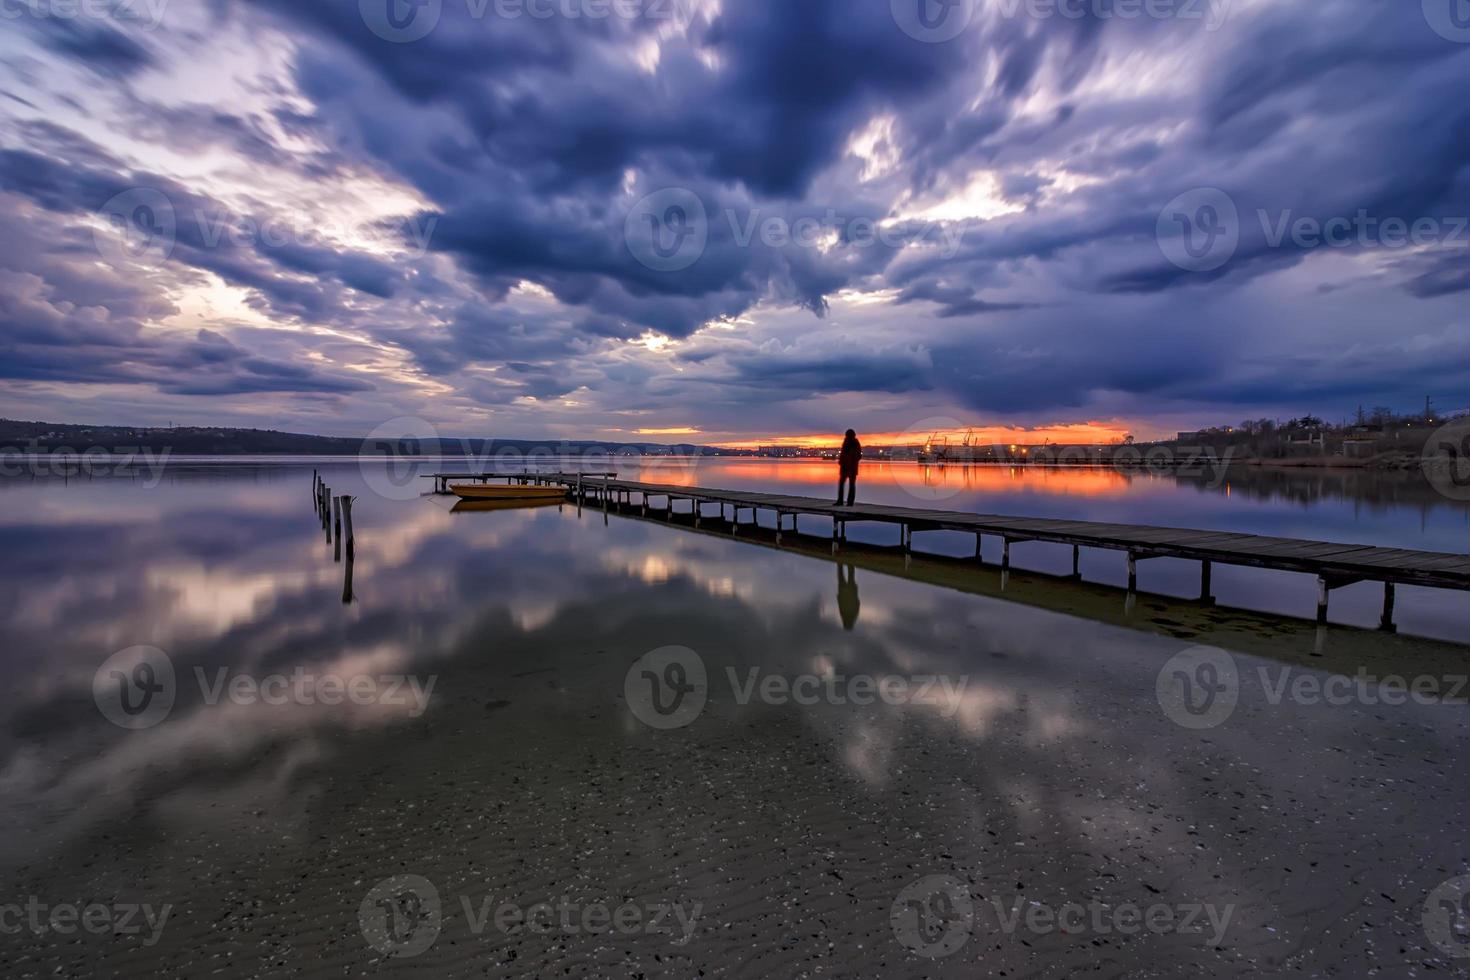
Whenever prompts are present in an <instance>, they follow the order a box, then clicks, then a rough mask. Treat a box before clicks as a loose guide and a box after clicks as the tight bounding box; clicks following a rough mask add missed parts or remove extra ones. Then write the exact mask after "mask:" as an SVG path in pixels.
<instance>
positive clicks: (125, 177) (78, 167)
mask: <svg viewBox="0 0 1470 980" xmlns="http://www.w3.org/2000/svg"><path fill="white" fill-rule="evenodd" d="M56 146H57V147H58V148H60V149H62V150H63V151H64V150H65V149H66V148H68V147H74V148H78V149H79V150H80V151H81V152H80V153H79V154H78V155H77V156H75V157H70V156H69V155H68V154H65V153H64V152H63V154H62V155H60V156H47V155H43V154H40V153H35V152H31V151H28V150H17V149H0V186H4V187H5V188H7V189H9V190H11V191H12V192H14V193H17V194H22V195H24V196H26V197H28V198H30V199H31V200H32V201H34V202H35V203H36V204H38V205H39V206H41V207H43V208H45V209H46V210H48V211H53V212H56V213H58V214H63V215H68V216H72V217H76V218H92V217H93V216H96V215H99V214H105V213H110V210H109V209H111V208H112V207H113V203H114V202H115V201H116V200H117V199H118V198H119V196H122V198H123V200H124V201H125V202H127V201H130V200H131V197H137V199H138V200H140V201H145V202H148V203H149V205H150V207H152V208H154V210H159V211H162V212H164V214H163V215H154V216H153V219H152V220H154V221H156V222H160V224H159V225H158V227H159V228H166V231H167V234H168V236H169V240H168V248H169V252H168V256H169V258H170V259H171V260H173V261H177V262H180V263H182V264H185V265H187V266H190V267H193V268H195V269H200V270H206V271H209V272H213V273H215V274H216V275H218V276H219V277H220V278H221V279H223V280H224V281H225V282H227V283H230V284H232V285H237V286H242V287H245V288H247V289H251V290H254V291H255V293H256V294H257V296H258V299H259V301H260V304H261V305H262V306H263V307H264V308H267V309H269V310H271V311H273V312H275V313H277V314H278V315H282V316H288V317H289V316H302V317H308V318H313V319H328V318H330V316H331V314H332V313H333V311H334V310H336V309H338V308H339V306H340V305H341V290H340V288H339V287H338V286H337V285H336V284H341V285H342V286H346V287H349V288H352V289H355V290H358V291H360V292H364V293H369V294H371V295H374V296H378V297H390V296H392V295H393V293H394V291H395V290H396V288H397V284H398V281H399V280H400V279H401V278H402V276H401V273H400V272H399V271H398V270H396V269H394V268H393V267H392V266H390V265H388V264H386V263H384V262H382V261H380V260H377V259H375V258H373V257H371V256H368V255H365V254H362V253H356V252H351V251H347V250H338V249H336V248H333V247H331V246H330V245H328V244H327V243H325V242H324V241H321V240H316V236H315V235H314V229H313V228H312V227H310V226H309V225H308V224H305V223H303V222H302V221H301V220H299V219H298V218H297V217H295V216H292V215H289V214H288V215H267V216H258V215H248V214H239V213H236V212H234V211H233V210H231V209H229V208H227V207H226V206H225V205H223V204H222V203H220V202H219V201H216V200H213V199H211V198H208V197H205V196H202V195H200V194H197V193H195V192H194V191H192V190H190V189H189V188H187V187H185V186H184V185H182V184H180V183H179V182H177V181H174V180H171V179H168V178H165V177H161V176H159V175H156V174H148V173H136V172H122V171H118V170H113V169H111V168H110V167H109V163H110V161H109V160H108V159H107V157H106V155H105V154H104V153H102V152H101V151H100V150H98V149H95V148H90V147H88V146H87V145H86V141H85V140H83V138H82V137H80V136H79V135H77V134H75V133H71V134H65V139H64V140H57V141H56ZM130 195H131V197H130ZM143 195H146V196H143ZM120 206H121V207H123V208H124V212H126V213H124V212H120V213H119V215H115V216H114V217H122V218H124V219H125V220H126V221H127V222H128V223H129V224H130V226H131V224H132V222H133V221H135V220H141V219H139V218H137V217H136V216H135V215H134V214H133V213H131V212H130V211H127V209H130V208H132V207H133V206H134V205H132V204H131V203H126V204H124V205H120ZM138 230H141V231H152V230H153V229H138ZM93 247H94V249H95V247H96V246H95V245H94V246H93Z"/></svg>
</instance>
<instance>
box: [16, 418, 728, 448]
mask: <svg viewBox="0 0 1470 980" xmlns="http://www.w3.org/2000/svg"><path fill="white" fill-rule="evenodd" d="M92 448H100V449H104V450H137V451H141V450H144V449H148V450H151V451H153V452H154V453H161V452H163V451H164V450H168V451H169V452H170V453H171V454H173V455H185V456H189V455H198V456H231V455H273V456H356V455H359V454H360V453H371V454H383V453H386V452H388V447H387V446H385V445H378V444H374V445H370V446H364V442H363V440H362V439H348V438H342V437H338V436H312V435H304V434H302V433H297V432H277V431H275V430H274V429H230V428H221V427H219V426H203V427H200V426H177V427H171V428H143V427H139V426H116V425H63V424H60V423H57V422H19V421H15V420H13V419H0V453H48V452H54V451H56V450H65V449H69V450H73V451H75V452H84V451H86V450H88V449H92ZM395 448H396V451H397V452H399V453H402V454H415V455H424V456H441V455H442V456H474V457H477V458H485V457H487V456H491V455H493V454H495V453H496V452H499V451H501V450H511V451H514V452H519V453H529V452H531V451H533V450H535V451H537V452H538V453H540V454H545V453H547V452H555V453H562V452H567V453H575V454H583V453H589V452H605V453H609V454H611V453H622V454H628V455H631V454H645V455H660V456H667V455H701V456H711V455H737V453H734V452H732V451H731V450H727V449H718V448H714V447H710V446H696V445H692V444H689V443H679V444H676V445H662V444H658V443H645V442H601V441H597V440H577V441H565V442H563V441H559V440H554V439H545V440H539V441H538V440H533V439H452V438H445V439H440V440H438V441H437V442H436V441H435V440H417V439H412V440H406V441H405V442H404V443H403V444H402V445H399V446H397V447H395Z"/></svg>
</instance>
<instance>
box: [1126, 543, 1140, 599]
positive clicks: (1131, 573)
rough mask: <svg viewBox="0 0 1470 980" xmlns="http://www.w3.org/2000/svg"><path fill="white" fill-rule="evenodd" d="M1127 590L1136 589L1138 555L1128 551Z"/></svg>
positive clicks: (1132, 590)
mask: <svg viewBox="0 0 1470 980" xmlns="http://www.w3.org/2000/svg"><path fill="white" fill-rule="evenodd" d="M1128 591H1129V592H1137V591H1138V556H1137V555H1135V554H1134V553H1133V552H1131V551H1130V552H1128Z"/></svg>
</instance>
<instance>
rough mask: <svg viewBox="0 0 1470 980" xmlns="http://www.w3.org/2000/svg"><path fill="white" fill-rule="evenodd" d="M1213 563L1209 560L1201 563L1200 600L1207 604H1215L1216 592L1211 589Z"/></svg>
mask: <svg viewBox="0 0 1470 980" xmlns="http://www.w3.org/2000/svg"><path fill="white" fill-rule="evenodd" d="M1211 570H1212V569H1211V565H1210V563H1209V562H1207V561H1202V562H1200V564H1199V601H1200V602H1203V603H1205V604H1206V605H1209V606H1213V605H1214V604H1215V594H1214V592H1212V591H1211V589H1210V576H1211Z"/></svg>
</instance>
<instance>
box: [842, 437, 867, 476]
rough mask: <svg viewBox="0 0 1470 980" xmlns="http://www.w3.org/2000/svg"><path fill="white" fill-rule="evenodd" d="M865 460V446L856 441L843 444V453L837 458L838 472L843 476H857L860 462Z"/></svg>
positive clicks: (848, 440)
mask: <svg viewBox="0 0 1470 980" xmlns="http://www.w3.org/2000/svg"><path fill="white" fill-rule="evenodd" d="M862 458H863V444H862V443H860V442H858V441H857V440H856V439H847V440H845V441H844V442H843V443H842V453H841V454H840V455H839V456H838V457H837V472H838V473H839V474H840V475H842V476H857V472H858V462H859V461H860V460H861V459H862Z"/></svg>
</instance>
